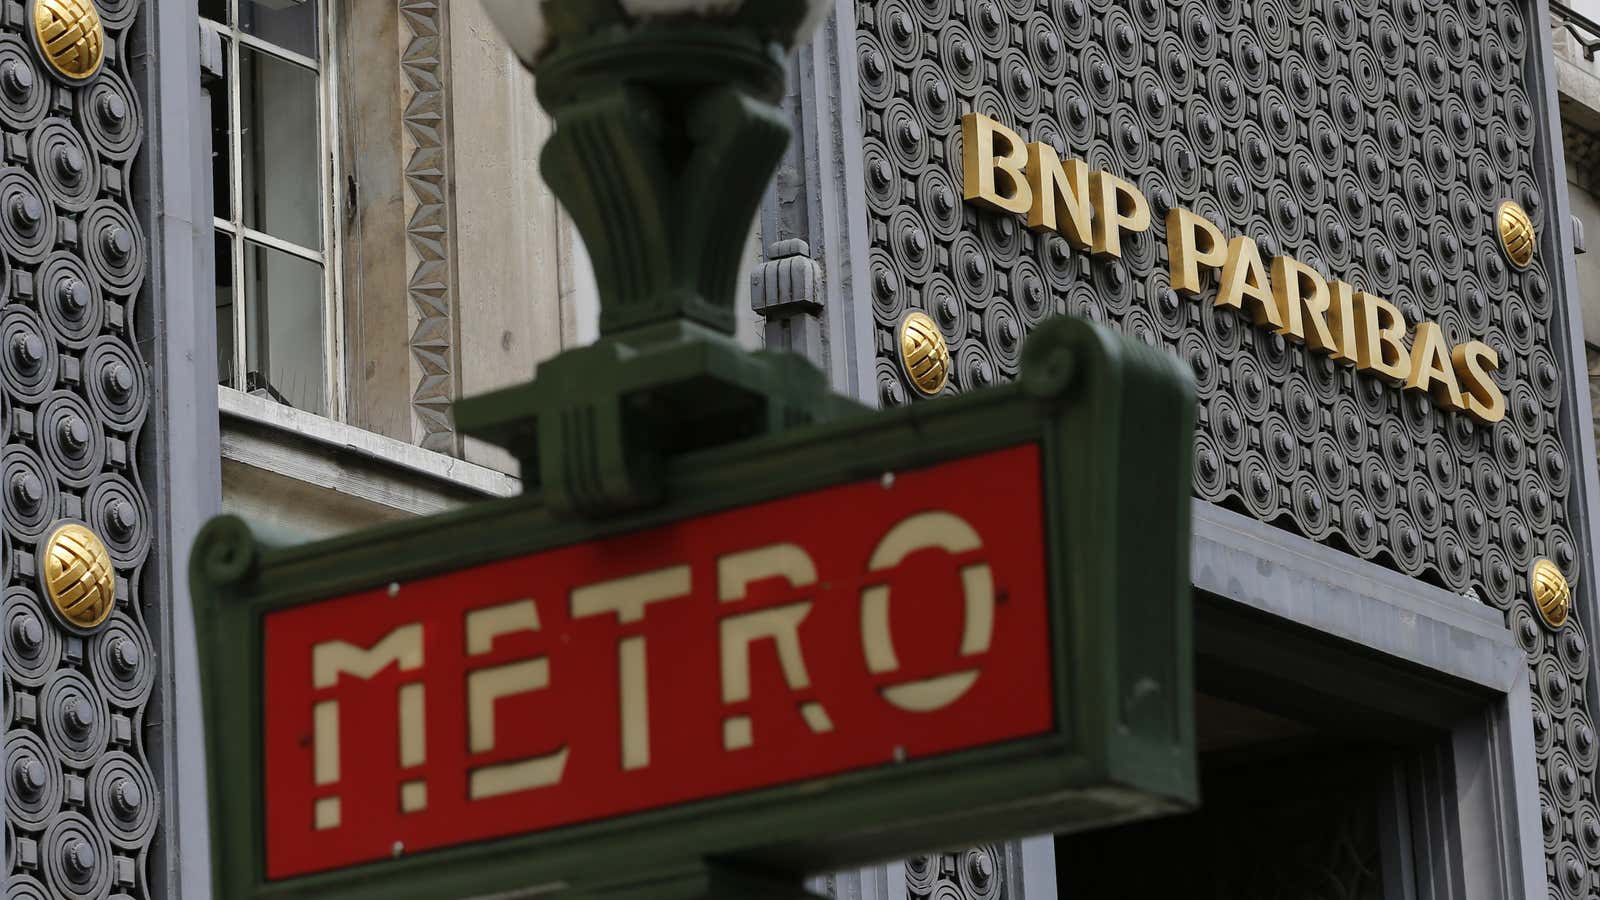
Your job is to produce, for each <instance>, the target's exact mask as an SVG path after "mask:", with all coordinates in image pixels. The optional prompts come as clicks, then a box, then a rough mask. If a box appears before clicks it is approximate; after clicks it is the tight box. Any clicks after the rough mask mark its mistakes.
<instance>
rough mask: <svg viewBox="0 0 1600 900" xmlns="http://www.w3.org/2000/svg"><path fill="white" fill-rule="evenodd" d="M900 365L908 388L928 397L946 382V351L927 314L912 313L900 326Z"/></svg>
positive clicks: (941, 337) (947, 363) (948, 378)
mask: <svg viewBox="0 0 1600 900" xmlns="http://www.w3.org/2000/svg"><path fill="white" fill-rule="evenodd" d="M900 364H901V365H902V366H904V367H905V370H906V377H907V378H909V379H910V380H911V384H912V386H914V387H915V388H916V389H917V390H918V391H920V392H922V393H923V394H924V395H926V396H929V397H932V396H933V395H934V394H937V393H939V392H940V391H942V390H944V386H945V383H946V382H948V381H949V380H950V348H949V347H946V346H945V343H944V335H943V334H940V333H939V326H938V325H936V324H934V321H933V319H931V318H929V317H928V314H927V313H921V312H914V313H912V314H911V315H909V316H906V318H905V321H904V322H901V323H900Z"/></svg>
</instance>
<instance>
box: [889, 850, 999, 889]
mask: <svg viewBox="0 0 1600 900" xmlns="http://www.w3.org/2000/svg"><path fill="white" fill-rule="evenodd" d="M905 870H906V900H1013V897H1014V895H1013V893H1012V892H1011V891H1008V890H1006V874H1007V873H1006V859H1005V856H1004V855H1003V854H1002V853H1001V851H1000V848H999V847H998V846H996V845H993V844H984V845H980V846H978V847H973V848H972V849H970V850H964V851H962V852H960V853H935V854H932V855H929V856H914V857H912V858H910V859H908V860H906V862H905Z"/></svg>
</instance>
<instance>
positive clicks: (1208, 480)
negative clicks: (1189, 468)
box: [1194, 431, 1228, 503]
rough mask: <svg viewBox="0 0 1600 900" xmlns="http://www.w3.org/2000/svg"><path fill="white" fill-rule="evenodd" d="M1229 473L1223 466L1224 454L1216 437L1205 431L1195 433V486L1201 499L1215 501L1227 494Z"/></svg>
mask: <svg viewBox="0 0 1600 900" xmlns="http://www.w3.org/2000/svg"><path fill="white" fill-rule="evenodd" d="M1227 487H1228V482H1227V473H1225V472H1224V471H1223V468H1222V455H1221V453H1220V452H1219V451H1218V449H1217V442H1216V439H1215V438H1213V437H1212V436H1211V435H1210V434H1207V433H1206V432H1203V431H1196V432H1195V435H1194V488H1195V493H1196V494H1198V495H1200V497H1201V499H1204V500H1209V501H1211V502H1213V503H1215V502H1218V501H1220V500H1222V499H1223V497H1224V496H1226V494H1227Z"/></svg>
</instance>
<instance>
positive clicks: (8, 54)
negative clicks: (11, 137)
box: [0, 35, 50, 131]
mask: <svg viewBox="0 0 1600 900" xmlns="http://www.w3.org/2000/svg"><path fill="white" fill-rule="evenodd" d="M49 104H50V89H49V83H48V82H47V81H46V80H45V78H44V76H43V75H42V74H41V73H39V72H37V71H36V70H35V69H34V66H33V57H32V54H31V53H29V51H28V49H27V48H26V47H25V46H23V43H22V41H21V40H19V39H18V38H17V37H15V36H14V35H5V36H0V121H4V122H5V123H6V124H7V125H10V126H11V127H12V128H14V129H15V130H17V131H26V130H28V129H31V128H33V127H34V126H35V125H37V124H39V122H40V121H42V120H43V119H44V116H45V113H46V111H47V110H48V108H49Z"/></svg>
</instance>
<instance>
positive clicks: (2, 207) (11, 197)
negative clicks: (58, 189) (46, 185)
mask: <svg viewBox="0 0 1600 900" xmlns="http://www.w3.org/2000/svg"><path fill="white" fill-rule="evenodd" d="M44 197H45V193H44V189H43V188H41V187H40V186H39V183H38V182H37V181H35V180H34V178H33V176H31V175H29V174H28V173H27V172H25V171H23V170H22V169H16V168H6V169H0V240H4V241H5V246H6V252H7V253H9V254H10V255H11V256H12V257H13V258H15V259H16V260H17V261H18V262H22V263H37V262H39V261H41V260H43V259H44V257H45V254H47V253H49V251H50V245H51V244H52V243H53V242H54V241H55V236H56V219H55V211H54V210H53V209H52V208H51V206H50V204H49V203H47V202H45V199H44Z"/></svg>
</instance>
